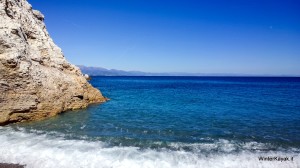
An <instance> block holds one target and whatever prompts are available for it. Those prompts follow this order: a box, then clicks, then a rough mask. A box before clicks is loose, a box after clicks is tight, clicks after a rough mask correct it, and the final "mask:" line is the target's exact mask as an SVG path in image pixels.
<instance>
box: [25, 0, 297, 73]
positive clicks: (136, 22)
mask: <svg viewBox="0 0 300 168" xmlns="http://www.w3.org/2000/svg"><path fill="white" fill-rule="evenodd" d="M29 2H30V3H31V4H32V6H33V8H34V9H38V10H40V11H42V13H43V14H44V15H45V22H46V26H47V29H48V31H49V33H50V35H51V36H52V38H53V39H54V41H55V43H56V44H58V46H59V47H61V48H62V49H63V52H64V54H65V56H66V58H67V59H68V61H70V62H71V63H73V64H77V65H87V66H99V67H104V68H109V69H112V68H113V69H121V70H140V71H147V72H189V73H236V74H259V75H263V74H269V75H300V2H299V1H298V0H277V1H276V0H206V1H200V0H197V1H193V0H181V1H176V0H81V1H75V0H49V1H40V0H29Z"/></svg>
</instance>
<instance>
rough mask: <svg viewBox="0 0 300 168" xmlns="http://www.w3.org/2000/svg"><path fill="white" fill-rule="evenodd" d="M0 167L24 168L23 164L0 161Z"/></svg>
mask: <svg viewBox="0 0 300 168" xmlns="http://www.w3.org/2000/svg"><path fill="white" fill-rule="evenodd" d="M0 168H25V165H19V164H13V163H0Z"/></svg>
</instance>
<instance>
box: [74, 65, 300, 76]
mask: <svg viewBox="0 0 300 168" xmlns="http://www.w3.org/2000/svg"><path fill="white" fill-rule="evenodd" d="M77 66H78V67H79V68H80V70H81V71H82V73H84V74H88V75H89V76H199V77H201V76H203V77H209V76H211V77H300V76H297V75H270V74H264V75H257V74H239V73H186V72H161V73H158V72H157V73H155V72H143V71H124V70H118V69H106V68H102V67H92V66H84V65H77Z"/></svg>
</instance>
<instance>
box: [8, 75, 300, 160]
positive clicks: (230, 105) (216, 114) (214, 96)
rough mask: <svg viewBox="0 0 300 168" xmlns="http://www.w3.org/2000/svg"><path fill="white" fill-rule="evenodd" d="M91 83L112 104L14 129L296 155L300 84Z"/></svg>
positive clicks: (252, 80)
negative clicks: (282, 152)
mask: <svg viewBox="0 0 300 168" xmlns="http://www.w3.org/2000/svg"><path fill="white" fill-rule="evenodd" d="M90 82H91V84H92V85H93V86H95V87H96V88H99V89H100V90H101V92H102V93H103V95H104V96H106V97H108V98H110V101H108V102H106V103H104V104H95V105H91V106H89V107H88V108H87V109H84V110H78V111H75V112H68V113H63V114H62V115H59V116H57V117H54V118H51V119H48V120H44V121H39V122H33V123H25V124H17V125H14V126H13V129H16V130H18V129H21V130H23V131H25V132H29V133H30V132H31V133H32V132H34V133H36V134H37V135H43V134H45V133H47V135H49V134H50V135H52V136H54V137H55V136H57V137H63V138H64V139H67V140H84V141H87V142H105V146H106V147H114V146H118V147H137V148H138V149H140V150H142V149H151V150H155V151H160V150H171V151H178V150H179V151H181V150H183V151H186V152H190V151H192V152H193V153H194V154H196V155H199V154H203V153H205V154H206V155H210V154H213V153H221V154H222V153H225V154H226V153H227V154H232V153H237V154H239V153H240V152H243V151H248V152H249V151H250V152H257V151H258V152H269V151H275V152H276V151H286V152H291V151H294V152H295V151H296V156H297V155H298V156H299V149H300V78H275V77H92V80H91V81H90ZM33 130H34V131H33ZM294 155H295V153H294Z"/></svg>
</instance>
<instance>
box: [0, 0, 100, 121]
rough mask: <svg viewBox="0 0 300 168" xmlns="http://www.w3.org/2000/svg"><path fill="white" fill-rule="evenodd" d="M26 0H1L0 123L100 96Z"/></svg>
mask: <svg viewBox="0 0 300 168" xmlns="http://www.w3.org/2000/svg"><path fill="white" fill-rule="evenodd" d="M43 21H44V15H43V14H42V13H41V12H39V11H37V10H33V9H32V7H31V5H30V4H29V3H28V2H27V1H26V0H0V125H4V124H8V123H12V122H23V121H32V120H39V119H43V118H46V117H51V116H54V115H56V114H58V113H61V112H63V111H67V110H72V109H79V108H85V107H87V105H88V104H90V103H97V102H104V101H105V100H106V99H105V98H104V97H103V96H102V94H101V93H100V91H99V90H97V89H95V88H93V87H92V86H91V85H90V84H89V83H88V82H87V80H86V79H85V77H84V76H83V75H82V73H81V71H80V70H79V68H77V67H75V66H74V65H71V64H70V63H68V62H67V61H66V59H65V58H64V56H63V54H62V51H61V49H60V48H58V47H57V46H56V45H55V44H54V42H53V41H52V39H51V38H50V36H49V34H48V32H47V30H46V27H45V24H44V22H43Z"/></svg>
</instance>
